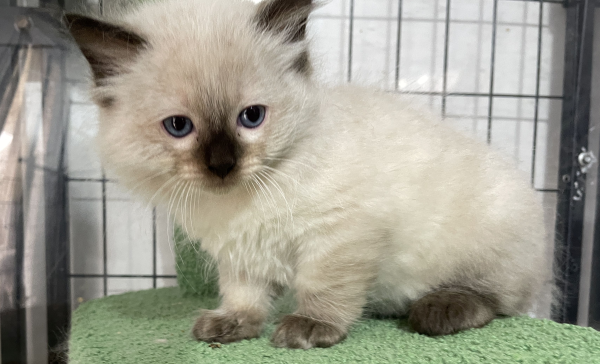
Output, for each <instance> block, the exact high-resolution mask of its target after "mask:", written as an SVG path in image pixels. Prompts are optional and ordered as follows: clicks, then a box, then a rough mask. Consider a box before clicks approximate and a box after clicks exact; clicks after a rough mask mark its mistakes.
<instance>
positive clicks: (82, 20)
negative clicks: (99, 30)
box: [62, 13, 99, 29]
mask: <svg viewBox="0 0 600 364" xmlns="http://www.w3.org/2000/svg"><path fill="white" fill-rule="evenodd" d="M62 21H63V23H64V24H65V26H66V27H67V28H68V29H77V28H86V27H94V26H97V25H98V24H99V21H98V20H96V19H94V18H90V17H88V16H85V15H81V14H77V13H65V14H63V16H62Z"/></svg>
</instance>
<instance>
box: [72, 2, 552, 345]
mask: <svg viewBox="0 0 600 364" xmlns="http://www.w3.org/2000/svg"><path fill="white" fill-rule="evenodd" d="M224 3H225V2H222V1H216V0H215V1H213V0H203V1H202V0H198V1H191V0H186V1H177V2H167V3H156V4H152V5H148V6H145V7H142V9H141V10H139V11H138V12H137V13H133V15H131V16H129V17H128V18H126V20H125V21H124V24H127V27H128V28H127V30H128V31H129V30H130V31H133V32H135V33H136V34H137V35H139V36H140V37H141V38H142V39H143V40H144V42H147V43H148V44H149V45H148V46H145V47H142V48H143V49H141V50H137V49H134V51H132V52H131V53H132V54H133V55H134V56H135V57H133V60H129V61H128V62H127V63H126V64H125V65H122V64H121V65H119V67H120V68H119V70H120V71H119V75H118V77H114V76H109V77H98V71H97V72H95V74H96V76H97V77H96V78H97V84H98V85H99V87H97V88H96V90H95V96H96V98H97V100H98V103H99V104H100V105H101V106H102V107H101V119H102V123H101V130H100V146H101V150H102V152H103V156H104V160H105V162H106V164H107V167H109V168H112V169H113V170H114V171H115V172H116V173H117V174H118V176H119V177H120V179H121V180H122V181H123V183H124V184H126V185H129V186H140V184H141V185H142V186H143V187H144V191H143V192H144V194H145V195H146V197H147V198H149V199H157V200H159V201H160V202H161V203H162V204H164V205H166V206H168V207H169V210H170V211H171V212H172V214H173V215H174V217H175V218H176V220H177V221H178V222H179V223H180V224H181V225H182V226H183V227H184V229H185V230H186V231H187V232H188V234H189V235H190V236H191V237H192V238H200V239H202V247H203V249H205V250H207V251H208V252H209V253H210V254H211V255H212V256H213V257H214V258H215V259H216V261H217V263H218V265H219V274H220V287H221V293H222V295H223V303H222V306H221V308H219V309H218V310H216V311H212V312H208V313H206V314H205V315H204V316H203V317H201V318H200V319H199V321H198V323H197V324H196V327H195V329H194V333H195V335H196V337H197V338H199V339H201V340H206V341H212V340H214V341H221V342H228V341H234V340H239V339H244V338H249V337H255V336H257V335H258V334H259V333H260V327H261V325H262V322H263V321H264V319H265V317H266V315H267V311H268V308H269V302H270V299H271V296H272V295H273V294H275V293H277V292H278V291H279V290H280V289H279V288H280V287H282V286H290V287H293V288H294V289H295V290H296V292H297V299H298V311H297V312H296V314H295V315H292V316H288V317H286V318H284V320H283V321H282V323H281V324H280V326H279V328H278V330H277V331H276V333H275V336H274V339H273V340H274V342H275V344H276V345H280V346H287V347H303V348H308V347H312V346H330V345H332V344H335V343H336V342H339V341H340V340H341V339H343V337H344V336H345V333H346V331H347V329H348V327H349V325H350V324H351V323H352V322H353V321H355V320H356V319H357V318H358V317H359V316H360V314H361V312H362V310H363V307H365V306H369V308H370V309H372V310H374V311H376V312H379V313H384V314H395V315H401V314H405V313H407V312H408V311H409V310H410V312H411V323H412V324H413V327H415V328H416V329H417V330H418V331H419V332H423V333H429V334H444V333H452V332H455V331H457V330H461V329H465V328H469V327H477V326H481V325H484V324H485V323H487V322H488V321H489V320H491V318H493V316H494V315H496V314H507V315H515V314H519V313H524V312H525V311H526V310H527V309H528V308H529V306H530V305H531V303H532V300H533V299H534V297H535V295H536V294H537V293H538V292H539V289H540V287H541V286H542V283H543V281H544V280H547V279H549V278H550V276H549V273H548V272H549V268H548V266H547V262H546V260H545V259H544V256H545V245H544V242H545V234H544V229H543V218H542V210H541V207H540V205H539V203H538V201H537V200H536V198H535V196H534V192H533V191H532V189H531V188H530V187H529V185H528V183H527V182H526V181H525V179H524V178H522V177H521V176H520V175H519V174H518V173H517V172H516V171H515V170H514V168H512V167H510V166H509V165H508V164H506V163H504V162H502V161H501V160H499V158H498V157H497V156H496V155H495V154H494V153H492V152H491V151H490V150H489V149H488V148H487V147H486V146H484V145H481V144H479V143H476V142H473V141H471V140H469V139H468V138H466V137H463V136H462V135H460V134H458V133H456V132H453V131H452V130H450V129H449V128H448V127H447V126H445V125H443V124H442V123H438V121H437V120H436V119H435V118H433V117H431V116H429V115H426V114H423V113H419V112H416V111H414V110H412V109H411V108H410V107H409V106H408V104H407V103H406V102H405V101H403V100H401V99H399V98H398V97H397V96H395V95H391V94H386V93H381V92H375V91H370V90H365V89H361V88H355V87H350V86H345V87H339V88H321V87H319V86H318V85H316V84H314V82H313V81H312V80H311V77H310V66H309V65H308V63H307V58H306V48H305V47H306V43H305V41H304V28H303V26H304V22H303V21H304V20H303V19H305V16H306V15H307V14H308V11H309V10H310V7H311V6H312V5H311V1H308V0H273V1H271V2H270V5H269V4H268V5H264V4H263V6H262V7H260V8H259V10H258V16H257V15H254V14H255V12H257V10H255V7H254V5H252V4H250V3H245V2H240V3H238V2H237V1H236V2H234V3H235V4H236V6H232V5H230V3H228V4H226V5H225V4H224ZM269 6H270V8H269ZM277 7H280V8H277ZM273 9H276V11H274V10H273ZM269 11H270V13H269ZM173 14H177V15H180V16H179V17H178V18H177V21H173V20H172V18H173ZM297 14H300V15H297ZM200 19H202V20H200ZM257 19H258V20H257ZM265 19H266V20H265ZM77 21H80V20H77V19H75V20H72V24H75V26H74V35H75V37H76V39H77V37H78V36H77V34H76V32H77V31H78V29H79V28H77V26H78V23H77ZM236 22H237V23H239V24H234V23H236ZM254 22H257V23H258V24H260V26H259V31H256V30H255V28H253V27H254V25H253V24H255V23H254ZM263 22H264V24H263ZM164 24H168V26H165V27H161V25H164ZM83 28H85V27H82V29H83ZM261 29H262V30H261ZM79 31H87V30H86V29H83V30H81V29H79ZM112 34H114V33H112ZM128 37H129V36H127V37H122V38H119V39H126V38H128ZM85 39H87V38H85ZM85 39H84V40H85ZM102 39H104V38H102ZM79 43H80V45H81V44H83V45H82V48H83V50H84V54H86V51H87V52H88V54H86V56H87V57H88V59H91V60H92V61H91V62H92V64H94V62H93V59H94V57H99V56H98V54H96V53H93V52H94V51H95V50H94V49H91V48H93V47H91V48H90V47H89V46H88V48H90V49H87V48H86V45H85V42H84V41H82V40H81V39H79ZM189 44H198V47H197V49H196V48H193V47H191V48H190V47H189ZM252 47H258V48H259V52H257V51H256V50H255V49H253V48H252ZM157 50H158V51H157ZM126 51H127V53H125V54H126V55H129V53H128V52H130V51H131V48H126ZM89 52H92V54H89ZM95 52H97V53H101V52H99V51H95ZM118 58H119V59H122V58H123V56H119V57H118ZM105 63H106V62H105ZM103 64H104V63H103ZM100 71H103V70H100ZM98 81H102V82H98ZM104 82H106V84H104ZM107 100H108V101H110V102H106V101H107ZM159 100H160V101H161V102H157V101H159ZM252 104H263V105H266V106H267V107H268V108H269V109H268V110H269V114H268V117H267V119H265V121H264V125H262V126H261V127H260V128H256V129H244V128H241V127H240V126H239V124H238V125H236V124H235V121H234V122H233V124H232V122H231V121H230V119H231V118H233V120H235V116H236V115H237V113H238V112H239V110H241V109H243V108H244V107H245V106H247V105H252ZM215 110H219V115H218V116H214V115H213V114H214V113H215V112H216V111H215ZM178 114H179V115H186V116H189V117H190V118H191V119H192V120H194V121H195V123H194V127H195V130H197V131H196V133H197V134H194V135H196V138H195V140H194V139H192V138H191V137H190V138H187V139H185V138H182V139H181V140H179V139H178V140H170V139H169V138H168V137H166V138H165V136H164V130H162V131H161V130H159V129H160V128H158V127H156V125H157V123H156V121H157V120H158V121H160V119H161V118H164V117H166V116H169V115H178ZM131 115H136V116H137V119H139V120H133V121H129V120H130V116H131ZM202 120H204V121H206V123H205V124H204V123H203V122H204V121H202ZM219 120H221V121H219ZM221 122H222V123H224V124H223V125H221V124H219V123H221ZM127 123H131V124H132V125H127ZM123 129H125V130H123ZM230 130H231V131H230ZM161 133H162V134H161ZM129 134H135V137H133V136H131V135H129ZM213 134H214V135H217V137H215V138H221V139H223V140H235V141H232V142H231V143H233V144H235V148H238V149H239V150H241V152H239V151H237V152H235V153H236V157H235V158H237V163H236V164H235V168H236V169H234V171H233V172H231V174H232V175H231V176H229V175H228V176H226V177H223V178H222V179H221V180H219V179H215V178H214V176H212V175H211V174H210V172H207V171H206V170H205V169H204V168H205V167H203V166H202V162H200V163H198V161H202V160H203V159H202V158H204V159H206V158H205V157H203V156H205V155H206V153H208V154H210V153H212V152H211V148H221V147H219V146H218V147H214V142H213V141H212V139H211V135H213ZM221 139H218V140H221ZM224 143H225V144H227V143H230V142H229V141H226V142H224ZM233 144H232V145H233ZM238 144H239V145H238ZM206 145H208V146H206ZM198 148H199V149H198ZM232 148H233V147H232ZM238 149H236V150H238ZM198 150H199V151H198ZM195 151H198V152H195ZM202 153H204V154H202ZM127 158H131V159H133V161H130V160H128V159H127ZM194 158H197V160H196V159H194ZM206 160H208V159H206ZM206 163H208V162H206ZM197 165H199V167H197ZM432 302H433V304H432ZM432 307H433V308H432ZM439 312H442V314H441V316H440V313H439Z"/></svg>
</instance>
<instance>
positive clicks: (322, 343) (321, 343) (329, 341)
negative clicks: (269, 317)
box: [271, 315, 346, 349]
mask: <svg viewBox="0 0 600 364" xmlns="http://www.w3.org/2000/svg"><path fill="white" fill-rule="evenodd" d="M345 338H346V332H345V331H342V330H340V329H339V328H336V327H334V326H332V325H329V324H325V323H322V322H320V321H316V320H314V319H311V318H309V317H303V316H295V315H287V316H285V317H284V318H283V319H282V320H281V322H280V324H279V326H278V327H277V329H276V330H275V333H274V334H273V337H272V338H271V341H272V342H273V345H275V346H277V347H280V348H290V349H310V348H314V347H317V348H328V347H330V346H333V345H335V344H337V343H339V342H340V341H342V340H344V339H345Z"/></svg>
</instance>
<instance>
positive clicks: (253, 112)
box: [238, 105, 266, 129]
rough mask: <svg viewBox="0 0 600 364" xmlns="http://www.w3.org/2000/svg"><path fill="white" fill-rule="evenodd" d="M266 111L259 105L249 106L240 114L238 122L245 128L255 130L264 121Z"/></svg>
mask: <svg viewBox="0 0 600 364" xmlns="http://www.w3.org/2000/svg"><path fill="white" fill-rule="evenodd" d="M265 115H266V109H265V107H264V106H261V105H254V106H250V107H248V108H246V109H244V110H242V112H241V113H240V116H238V122H239V123H240V124H241V125H242V126H243V127H245V128H249V129H252V128H256V127H257V126H259V125H260V124H262V122H263V121H264V120H265Z"/></svg>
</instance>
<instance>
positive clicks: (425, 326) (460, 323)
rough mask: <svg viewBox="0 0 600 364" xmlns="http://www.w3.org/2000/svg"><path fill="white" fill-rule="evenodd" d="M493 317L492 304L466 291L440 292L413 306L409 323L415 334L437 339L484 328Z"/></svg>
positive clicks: (494, 310) (429, 295)
mask: <svg viewBox="0 0 600 364" xmlns="http://www.w3.org/2000/svg"><path fill="white" fill-rule="evenodd" d="M495 316H496V304H495V300H494V299H493V298H491V297H487V296H484V295H482V294H479V293H476V292H474V291H470V290H465V289H453V288H448V289H440V290H438V291H435V292H432V293H429V294H428V295H426V296H424V297H423V298H421V299H419V300H418V301H416V302H415V303H413V305H412V307H411V309H410V314H409V316H408V322H409V323H410V326H411V327H412V328H413V329H414V330H415V331H416V332H418V333H420V334H425V335H430V336H438V335H449V334H454V333H456V332H459V331H462V330H466V329H471V328H476V327H482V326H485V325H486V324H487V323H489V322H490V321H491V320H492V319H494V317H495Z"/></svg>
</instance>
